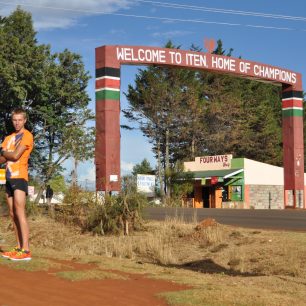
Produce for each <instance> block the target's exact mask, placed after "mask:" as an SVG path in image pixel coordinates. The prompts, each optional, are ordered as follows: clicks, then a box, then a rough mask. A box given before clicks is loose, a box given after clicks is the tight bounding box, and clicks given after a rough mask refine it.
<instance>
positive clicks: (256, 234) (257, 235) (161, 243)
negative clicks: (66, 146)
mask: <svg viewBox="0 0 306 306" xmlns="http://www.w3.org/2000/svg"><path fill="white" fill-rule="evenodd" d="M1 221H2V220H1ZM29 222H30V228H31V237H30V240H31V245H32V253H33V256H34V258H33V260H32V261H31V262H26V263H12V262H9V261H8V260H5V259H0V264H6V265H10V266H11V267H12V268H16V267H17V268H19V267H20V268H21V269H31V270H32V271H37V270H48V269H52V268H54V267H55V268H56V269H57V267H58V265H57V264H55V263H53V262H52V258H56V259H62V260H68V261H72V262H76V263H87V264H94V265H95V267H93V268H92V266H91V267H86V269H87V268H88V269H87V270H83V269H82V268H79V267H77V266H76V267H75V270H74V271H68V270H70V268H71V267H70V268H67V267H65V266H61V267H59V269H61V270H64V272H58V273H57V275H58V276H59V277H63V278H65V279H69V280H72V281H77V280H83V279H105V278H111V279H114V278H118V277H121V276H120V275H119V276H118V275H117V274H115V273H114V274H112V272H108V271H107V272H104V271H102V270H117V271H118V270H119V271H124V272H128V273H139V274H146V275H147V276H148V277H150V278H154V279H163V280H168V281H172V282H176V283H180V284H185V285H188V286H189V287H190V290H185V291H180V292H172V293H165V294H163V295H162V296H163V297H165V298H166V299H167V302H168V303H169V304H170V305H212V306H214V305H239V306H240V305H256V306H257V305H269V306H270V305H272V306H273V305H286V306H287V305H306V303H305V302H304V301H306V290H305V286H306V235H305V233H299V232H288V231H272V230H269V231H267V230H260V231H258V230H256V231H255V230H254V229H253V230H252V229H244V228H237V227H231V226H225V225H222V224H213V222H211V224H206V223H205V222H204V223H201V224H202V227H200V228H199V227H198V228H197V229H196V224H186V223H184V222H183V221H182V219H179V218H176V219H167V220H166V221H164V222H157V221H154V222H153V221H151V222H145V223H144V224H143V227H142V229H141V230H139V231H134V232H133V233H132V234H131V235H129V236H123V235H106V236H95V235H92V234H89V233H82V232H81V230H80V229H79V228H78V227H74V226H70V225H69V226H68V225H64V224H61V223H58V222H55V221H54V220H52V219H49V218H45V217H39V216H38V217H35V218H30V220H29ZM8 223H9V222H8V221H6V220H4V222H1V223H0V232H1V233H2V236H3V238H4V239H5V240H6V241H7V244H8V245H6V248H8V247H9V246H13V245H14V244H13V241H12V240H13V238H12V237H13V232H11V231H9V230H8V228H9V227H8ZM3 247H4V246H3ZM44 258H46V259H44ZM48 258H50V259H51V260H48ZM54 265H55V266H54ZM56 266H57V267H56ZM84 266H85V265H84ZM91 268H92V269H91ZM78 270H81V271H78Z"/></svg>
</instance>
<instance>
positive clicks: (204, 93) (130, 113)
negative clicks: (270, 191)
mask: <svg viewBox="0 0 306 306" xmlns="http://www.w3.org/2000/svg"><path fill="white" fill-rule="evenodd" d="M165 47H166V48H180V47H179V46H175V45H173V44H172V43H171V42H168V43H167V44H166V46H165ZM191 49H192V50H193V51H201V50H200V49H199V48H197V47H194V46H192V48H191ZM232 51H233V49H230V51H229V52H226V50H225V49H224V48H223V45H222V41H221V40H219V41H218V46H217V48H216V50H215V51H214V53H215V54H220V55H226V56H231V54H232ZM280 93H281V88H280V87H278V86H275V85H272V84H264V83H261V82H257V81H252V80H247V79H240V78H237V77H233V76H230V75H223V74H216V73H211V72H208V71H203V70H201V71H196V70H187V69H176V68H173V67H158V66H150V67H147V68H144V69H140V70H139V72H138V74H137V75H136V79H135V84H134V85H129V87H128V91H127V93H126V97H127V99H128V101H129V106H128V108H127V109H125V110H123V112H124V114H125V116H126V117H127V118H128V119H130V120H131V121H136V122H138V123H139V126H140V129H141V130H142V132H143V134H144V135H145V136H146V137H148V139H149V141H150V142H151V143H152V144H153V151H154V153H155V156H156V158H157V162H158V164H157V166H158V176H159V185H160V186H164V188H162V190H161V191H162V196H163V193H164V194H165V195H166V196H167V198H169V197H170V196H171V194H172V193H173V188H172V185H173V184H172V183H173V181H171V180H169V177H170V174H169V173H171V172H173V169H174V168H175V164H176V163H177V162H182V161H186V160H192V159H193V158H194V157H195V156H201V155H216V154H225V153H227V154H233V155H234V156H236V157H247V158H251V159H255V160H258V161H261V162H266V163H271V164H274V165H281V163H282V147H281V146H282V142H281V103H280Z"/></svg>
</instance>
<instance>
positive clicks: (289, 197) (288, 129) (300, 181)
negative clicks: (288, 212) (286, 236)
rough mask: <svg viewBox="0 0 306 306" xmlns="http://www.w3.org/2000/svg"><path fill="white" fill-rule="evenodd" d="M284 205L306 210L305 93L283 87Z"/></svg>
mask: <svg viewBox="0 0 306 306" xmlns="http://www.w3.org/2000/svg"><path fill="white" fill-rule="evenodd" d="M282 126H283V164H284V202H285V203H284V204H285V208H306V207H305V200H304V189H305V188H304V136H303V92H302V91H296V90H293V88H292V87H291V86H290V87H288V86H283V91H282Z"/></svg>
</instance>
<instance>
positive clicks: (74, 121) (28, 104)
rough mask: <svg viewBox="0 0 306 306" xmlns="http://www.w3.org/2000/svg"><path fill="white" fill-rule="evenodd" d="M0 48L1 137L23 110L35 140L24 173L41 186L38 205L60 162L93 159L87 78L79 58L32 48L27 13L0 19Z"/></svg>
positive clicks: (66, 52)
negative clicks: (13, 115)
mask: <svg viewBox="0 0 306 306" xmlns="http://www.w3.org/2000/svg"><path fill="white" fill-rule="evenodd" d="M0 45H1V49H0V67H1V68H0V79H1V82H0V109H1V112H0V119H1V120H0V133H1V137H2V139H3V137H4V136H5V135H7V134H8V133H10V132H11V131H12V124H11V120H10V113H11V111H12V109H14V108H16V107H23V108H25V109H26V111H27V113H28V115H29V119H28V122H27V128H28V129H29V130H31V131H32V132H33V134H34V137H35V150H34V151H33V153H32V155H31V160H30V162H31V167H30V169H31V170H32V176H35V179H36V181H39V182H40V184H41V186H40V192H39V193H38V196H37V201H38V200H39V198H40V196H41V193H42V191H43V190H44V189H45V185H46V184H47V183H48V182H49V181H50V180H51V179H52V178H54V177H56V176H57V175H59V174H60V172H61V170H62V164H63V162H64V161H65V160H66V159H68V158H69V157H73V158H74V159H75V160H76V164H77V161H81V160H85V159H89V158H91V157H92V155H93V128H88V126H87V122H88V121H89V120H91V119H93V114H92V113H91V111H90V110H89V109H88V103H89V96H88V94H87V92H86V87H87V84H88V80H89V74H88V72H87V71H85V68H84V64H83V61H82V59H81V57H80V55H78V54H76V53H73V52H71V51H69V50H64V51H63V52H58V53H52V52H51V47H50V46H49V45H41V44H38V42H37V39H36V33H35V31H34V29H33V23H32V18H31V14H29V13H27V12H25V11H23V10H22V9H20V8H17V9H16V10H15V11H14V12H12V13H11V15H9V16H8V17H6V18H0Z"/></svg>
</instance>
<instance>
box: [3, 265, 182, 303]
mask: <svg viewBox="0 0 306 306" xmlns="http://www.w3.org/2000/svg"><path fill="white" fill-rule="evenodd" d="M128 278H129V279H127V280H115V279H106V280H82V281H75V282H71V281H68V280H64V279H60V278H58V277H57V276H55V274H54V273H52V272H28V271H21V270H15V269H10V268H8V267H6V266H4V265H0V306H20V305H23V306H30V305H31V306H49V305H50V306H51V305H52V306H53V305H54V306H78V305H80V306H81V305H82V306H87V305H89V306H96V305H99V306H106V305H112V306H114V305H116V306H120V305H124V306H138V305H139V306H140V305H141V306H143V305H147V306H151V305H152V306H155V305H161V306H162V305H167V304H166V302H165V301H164V300H162V299H160V298H158V297H156V294H157V293H161V292H167V291H178V290H184V289H186V287H184V286H180V285H177V284H174V283H171V282H166V281H163V280H152V279H148V278H146V277H144V276H142V275H137V274H128Z"/></svg>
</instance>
